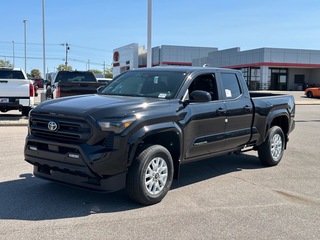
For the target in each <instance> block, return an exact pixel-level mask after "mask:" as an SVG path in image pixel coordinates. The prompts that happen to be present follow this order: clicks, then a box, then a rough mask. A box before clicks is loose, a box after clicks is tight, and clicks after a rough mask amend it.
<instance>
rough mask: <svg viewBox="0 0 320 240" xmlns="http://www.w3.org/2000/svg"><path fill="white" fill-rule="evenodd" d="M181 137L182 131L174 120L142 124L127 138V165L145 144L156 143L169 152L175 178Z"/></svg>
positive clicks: (178, 163)
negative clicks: (147, 124)
mask: <svg viewBox="0 0 320 240" xmlns="http://www.w3.org/2000/svg"><path fill="white" fill-rule="evenodd" d="M181 138H182V131H181V129H180V128H179V126H178V125H177V124H176V123H174V122H169V123H160V124H154V125H149V126H144V127H143V128H141V129H139V130H138V131H137V132H136V133H135V134H133V135H132V137H131V138H129V140H128V144H129V156H128V165H129V166H130V165H131V164H132V162H133V161H134V159H135V158H136V156H137V155H139V153H140V152H141V151H143V150H144V149H145V148H146V147H147V146H150V145H155V144H158V145H161V146H163V147H165V148H166V149H167V150H168V151H169V152H170V154H171V157H172V161H173V166H174V178H175V179H177V178H178V175H179V169H180V160H181V152H182V140H181Z"/></svg>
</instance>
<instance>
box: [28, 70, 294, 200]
mask: <svg viewBox="0 0 320 240" xmlns="http://www.w3.org/2000/svg"><path fill="white" fill-rule="evenodd" d="M294 115H295V103H294V98H293V97H292V96H290V95H270V94H263V93H254V94H253V95H251V96H250V93H249V91H248V89H247V86H246V83H245V81H244V79H243V77H242V74H241V72H240V71H237V70H231V69H219V68H206V67H205V68H194V67H153V68H143V69H136V70H130V71H127V72H125V73H123V74H121V75H119V76H118V77H116V78H115V79H114V80H113V81H112V82H111V83H110V84H109V85H107V86H106V87H105V88H104V89H103V90H101V92H99V93H97V94H89V95H82V96H73V97H65V98H59V99H54V100H50V101H45V102H43V103H41V104H40V105H38V106H37V107H36V108H34V109H33V110H32V111H31V114H30V118H29V132H28V135H27V137H26V143H25V150H24V155H25V160H26V161H27V162H29V163H31V164H33V165H34V175H35V176H36V177H39V178H43V179H47V180H52V181H56V182H60V183H66V184H69V185H73V186H79V187H83V188H87V189H92V190H98V191H107V192H108V191H109V192H111V191H116V190H120V189H122V188H126V190H127V193H128V195H129V196H130V197H131V198H132V199H133V200H135V201H137V202H139V203H141V204H145V205H149V204H154V203H157V202H160V201H161V200H162V199H163V198H164V197H165V195H166V194H167V192H168V190H169V189H170V186H171V184H172V181H173V179H177V178H178V175H179V169H180V165H181V164H183V163H188V162H191V161H195V160H201V159H206V158H210V157H214V156H218V155H223V154H229V153H235V152H236V153H239V152H241V151H248V150H257V152H258V156H259V159H260V161H261V163H262V164H264V165H266V166H274V165H277V164H278V163H279V162H280V160H281V158H282V155H283V152H284V149H286V147H287V142H288V140H289V133H290V132H291V131H292V130H293V129H294Z"/></svg>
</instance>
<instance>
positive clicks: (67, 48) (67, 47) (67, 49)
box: [65, 43, 70, 69]
mask: <svg viewBox="0 0 320 240" xmlns="http://www.w3.org/2000/svg"><path fill="white" fill-rule="evenodd" d="M69 49H70V47H69V44H68V43H66V63H65V64H66V69H67V68H68V51H69Z"/></svg>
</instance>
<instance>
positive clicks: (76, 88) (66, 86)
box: [58, 82, 104, 97]
mask: <svg viewBox="0 0 320 240" xmlns="http://www.w3.org/2000/svg"><path fill="white" fill-rule="evenodd" d="M102 85H104V84H102V83H98V82H60V83H59V84H58V87H59V88H60V96H61V97H66V96H74V95H81V94H91V93H97V88H98V87H100V86H102Z"/></svg>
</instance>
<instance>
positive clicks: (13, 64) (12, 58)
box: [12, 41, 14, 67]
mask: <svg viewBox="0 0 320 240" xmlns="http://www.w3.org/2000/svg"><path fill="white" fill-rule="evenodd" d="M12 60H13V67H14V41H12Z"/></svg>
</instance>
